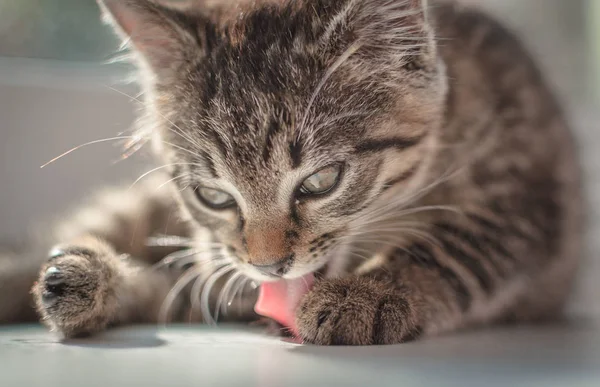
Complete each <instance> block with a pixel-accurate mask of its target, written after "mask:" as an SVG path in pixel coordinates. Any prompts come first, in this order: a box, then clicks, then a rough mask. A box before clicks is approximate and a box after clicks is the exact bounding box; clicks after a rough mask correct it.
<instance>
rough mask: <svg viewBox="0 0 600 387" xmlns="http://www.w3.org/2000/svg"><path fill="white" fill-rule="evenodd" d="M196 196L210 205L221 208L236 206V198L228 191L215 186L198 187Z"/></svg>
mask: <svg viewBox="0 0 600 387" xmlns="http://www.w3.org/2000/svg"><path fill="white" fill-rule="evenodd" d="M194 191H195V192H196V196H197V197H198V198H199V199H200V201H201V202H202V203H204V204H205V205H207V206H208V207H211V208H215V209H221V208H229V207H233V206H235V199H234V198H233V196H231V195H230V194H228V193H227V192H223V191H221V190H218V189H214V188H206V187H198V188H196V189H195V190H194Z"/></svg>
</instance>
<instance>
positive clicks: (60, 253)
mask: <svg viewBox="0 0 600 387" xmlns="http://www.w3.org/2000/svg"><path fill="white" fill-rule="evenodd" d="M117 260H118V258H116V257H115V255H114V252H113V251H112V250H111V249H110V248H108V247H107V246H106V245H105V244H103V243H102V242H99V241H96V240H88V241H86V243H85V247H84V245H82V246H59V247H57V248H55V249H53V250H52V252H51V253H50V258H49V260H48V262H47V263H46V264H45V265H44V266H43V267H42V270H41V273H40V277H39V280H38V281H37V282H36V284H35V285H34V287H33V289H32V291H33V295H34V298H35V302H36V306H37V309H38V312H39V313H40V315H41V316H42V321H43V322H44V323H46V324H47V325H48V326H49V327H50V328H51V329H52V330H54V331H58V332H60V333H61V334H62V335H64V336H65V337H74V336H81V335H85V334H90V333H94V332H98V331H100V330H103V329H104V328H106V326H107V325H108V324H109V323H110V322H111V320H112V319H113V318H114V315H115V313H116V310H117V304H118V300H117V296H116V293H115V289H116V287H117V286H118V282H117V281H118V270H117V266H116V265H115V262H117Z"/></svg>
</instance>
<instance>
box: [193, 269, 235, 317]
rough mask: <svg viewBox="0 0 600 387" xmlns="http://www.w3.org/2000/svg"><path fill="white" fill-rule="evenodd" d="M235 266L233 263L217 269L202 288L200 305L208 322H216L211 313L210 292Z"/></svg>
mask: <svg viewBox="0 0 600 387" xmlns="http://www.w3.org/2000/svg"><path fill="white" fill-rule="evenodd" d="M234 269H235V268H234V267H233V266H231V265H224V266H222V267H221V268H219V269H218V270H216V271H215V272H214V273H213V274H211V275H210V277H209V278H208V280H207V281H206V285H204V287H203V288H202V294H201V299H202V303H201V305H200V310H201V312H202V317H203V318H204V320H205V321H206V322H207V323H208V324H212V325H214V324H216V323H217V322H216V320H215V319H214V318H213V317H212V315H211V314H210V300H209V298H210V292H211V290H212V288H213V286H214V284H215V283H216V282H217V281H218V280H219V279H220V278H221V277H222V276H224V275H225V274H227V273H229V272H230V271H232V270H234Z"/></svg>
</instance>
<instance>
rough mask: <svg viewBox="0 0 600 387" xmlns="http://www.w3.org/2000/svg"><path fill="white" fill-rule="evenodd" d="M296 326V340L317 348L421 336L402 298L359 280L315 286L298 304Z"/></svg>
mask: <svg viewBox="0 0 600 387" xmlns="http://www.w3.org/2000/svg"><path fill="white" fill-rule="evenodd" d="M296 322H297V325H298V333H299V335H300V338H301V339H302V340H303V341H304V342H305V343H311V344H319V345H374V344H395V343H402V342H405V341H410V340H412V339H415V338H416V337H418V336H419V335H420V333H421V328H420V327H419V324H418V322H417V318H416V314H415V312H414V310H413V307H412V306H411V303H410V302H409V300H408V299H407V298H406V297H405V296H403V295H402V294H401V293H400V292H398V291H397V290H395V289H394V288H392V287H390V286H389V285H386V284H383V283H381V282H376V281H374V280H371V279H368V278H362V277H353V278H340V279H332V280H322V281H320V282H319V283H317V284H316V285H315V287H314V288H313V290H311V291H310V292H309V293H308V294H307V295H306V297H304V299H303V300H302V303H301V304H300V307H299V308H298V311H297V315H296Z"/></svg>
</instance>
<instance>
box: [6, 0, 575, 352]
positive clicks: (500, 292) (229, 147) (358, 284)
mask: <svg viewBox="0 0 600 387" xmlns="http://www.w3.org/2000/svg"><path fill="white" fill-rule="evenodd" d="M201 3H202V2H199V3H194V4H195V5H193V6H191V7H188V8H182V9H179V10H173V9H167V8H165V7H163V6H160V5H158V4H157V3H154V2H150V1H148V0H103V1H102V3H101V4H102V6H103V8H104V10H105V12H106V15H107V17H108V19H110V20H111V21H112V23H113V24H114V25H115V26H116V27H117V30H118V31H119V32H120V33H121V34H122V35H123V36H124V37H125V38H126V39H127V40H128V41H129V42H130V43H131V45H132V47H133V49H134V53H135V54H136V58H137V59H136V60H137V63H138V64H139V67H140V70H141V75H142V76H141V80H142V86H143V88H144V91H145V98H146V110H145V113H144V117H143V120H142V122H143V123H144V126H143V127H144V130H143V131H142V132H141V134H142V135H147V137H148V140H151V141H152V142H153V144H154V149H155V150H156V153H157V156H158V158H159V159H160V160H162V161H164V162H165V169H167V170H168V171H169V173H170V174H171V178H172V179H171V181H170V183H169V184H168V186H169V187H170V190H169V191H168V192H169V193H168V194H163V195H157V194H156V193H155V191H154V190H155V188H156V184H150V185H149V186H148V187H149V188H147V189H148V190H146V189H142V188H139V189H137V190H135V191H134V193H132V192H131V191H130V192H128V193H120V194H118V195H125V196H119V197H114V198H112V199H110V200H107V201H105V203H104V204H103V206H102V207H97V208H99V209H98V210H96V209H91V210H89V209H88V210H87V213H84V215H81V216H80V217H79V220H78V221H76V222H74V223H73V224H72V225H71V226H70V227H69V229H70V231H68V232H67V236H65V234H63V235H62V236H61V238H66V239H62V241H63V242H64V243H62V244H61V245H60V246H59V247H60V248H59V250H58V253H57V254H55V255H54V256H53V258H51V260H50V262H49V263H46V264H44V266H43V268H42V272H41V278H40V280H39V282H38V283H37V285H36V286H35V287H34V295H35V299H36V302H37V308H38V311H39V312H40V313H41V314H42V317H43V319H44V320H45V321H46V322H47V323H48V324H49V325H50V326H51V327H52V328H54V329H55V330H58V331H59V332H61V333H63V334H64V335H66V336H73V335H77V334H82V333H91V332H95V331H98V330H102V329H104V328H106V327H107V326H108V325H110V324H114V323H121V324H123V323H130V322H133V321H156V320H157V319H159V318H161V316H162V317H165V316H174V318H176V319H196V317H195V313H197V312H198V310H199V311H200V312H201V313H200V314H202V315H203V316H204V318H205V319H206V318H207V315H208V316H209V319H211V318H212V317H210V316H213V315H214V314H216V313H219V312H220V311H221V309H223V310H224V309H227V308H224V307H223V306H224V305H226V304H228V300H234V299H235V297H234V296H235V295H236V294H238V293H240V292H241V290H242V289H245V288H246V284H247V282H249V281H254V282H260V281H263V280H268V279H269V277H268V276H267V275H266V274H264V273H263V272H262V271H261V270H259V269H258V268H257V265H259V264H260V265H262V266H264V265H268V264H275V263H278V262H279V261H281V260H282V259H283V258H285V259H286V260H287V261H286V264H285V266H284V267H283V268H282V269H281V270H280V271H278V273H280V274H282V275H283V277H286V278H292V277H297V276H301V275H304V274H307V273H309V272H312V271H318V272H319V273H320V274H322V275H323V278H322V279H321V280H320V281H317V283H316V285H315V287H314V288H313V290H312V291H311V292H310V293H309V294H307V295H306V297H305V298H304V299H303V302H302V304H301V305H300V307H299V309H298V311H297V323H298V326H299V333H300V335H301V337H302V338H303V339H304V340H305V341H307V342H312V343H317V344H333V345H335V344H351V345H365V344H389V343H400V342H404V341H409V340H413V339H416V338H418V337H419V336H422V335H432V334H437V333H440V332H446V331H452V330H456V329H459V328H465V327H470V326H474V325H476V324H491V323H497V322H503V321H534V320H540V319H546V318H553V317H556V316H558V315H559V314H560V311H561V309H562V307H563V305H564V303H565V301H566V300H567V298H568V295H569V290H570V287H571V284H572V281H573V278H574V274H575V271H576V268H577V262H578V256H579V250H580V233H581V225H582V220H581V198H580V189H579V184H580V183H579V169H578V164H577V161H576V156H575V146H574V144H573V141H572V139H571V135H570V132H569V130H568V127H567V124H566V123H565V121H564V118H563V116H562V114H561V111H560V107H559V106H558V104H557V103H556V101H555V99H554V97H553V96H552V94H551V93H550V91H549V90H548V88H547V87H546V85H545V83H544V80H543V78H542V76H541V75H540V74H539V72H538V70H537V68H536V67H535V65H534V64H533V63H532V62H531V60H530V59H529V57H528V55H527V53H526V52H525V51H524V49H523V48H522V47H521V45H520V44H519V42H518V41H517V39H516V38H515V37H513V36H512V35H511V34H510V32H508V31H506V30H505V29H504V28H503V27H502V26H500V25H498V24H497V23H496V22H495V21H493V20H491V19H490V18H488V17H487V16H485V15H483V14H481V13H479V12H477V11H474V10H472V9H468V8H462V7H461V6H458V5H453V4H447V3H444V4H437V3H436V4H432V5H430V7H428V6H427V4H425V2H423V1H420V0H344V1H334V0H289V1H282V2H275V1H264V2H257V3H252V4H250V3H248V4H245V3H244V4H239V5H238V6H237V7H235V6H233V7H228V8H227V9H225V8H222V7H221V5H223V3H221V5H220V4H219V3H218V2H217V3H216V4H213V3H214V2H211V4H212V5H211V6H208V5H207V4H201ZM223 7H225V6H224V5H223ZM333 164H335V165H343V168H342V177H341V179H340V181H339V183H338V184H337V185H336V187H335V189H333V190H332V191H331V192H328V193H327V194H326V195H321V196H318V197H309V198H305V197H301V196H298V194H297V192H298V187H299V184H301V183H302V181H303V180H304V179H306V178H307V177H309V176H310V175H312V174H313V173H315V172H317V171H318V170H320V169H321V168H324V167H326V166H329V165H333ZM198 187H209V188H215V189H219V190H222V191H225V192H227V193H228V194H230V195H231V196H232V197H233V198H234V199H235V201H236V206H235V207H232V208H229V209H223V210H214V209H211V208H209V207H207V206H206V205H203V204H202V203H201V202H200V201H199V200H198V198H197V196H196V195H197V189H198ZM153 192H154V193H153ZM131 195H134V197H133V196H132V197H130V198H127V197H128V196H131ZM126 203H128V204H126ZM117 204H119V206H118V208H117ZM175 205H177V213H178V214H179V215H180V217H176V216H173V217H171V216H169V215H165V211H166V210H167V209H169V211H170V210H171V209H172V208H174V206H175ZM100 212H101V213H100ZM178 219H180V220H178ZM171 222H173V225H169V223H171ZM134 224H135V226H134ZM164 227H174V228H175V229H174V230H172V232H173V233H176V234H179V235H184V236H186V237H188V238H191V239H190V246H192V249H198V252H197V254H196V256H193V257H192V259H191V260H190V258H189V256H186V255H185V254H184V253H183V254H182V253H181V252H178V253H176V254H180V255H179V256H177V255H176V257H179V258H182V259H183V260H182V261H181V262H186V263H189V262H192V263H197V264H198V265H201V266H202V265H205V266H206V269H202V270H199V269H197V268H196V267H192V268H190V269H187V270H185V271H184V272H183V274H182V276H181V277H179V278H178V279H177V275H178V274H181V273H179V272H177V270H174V271H172V270H171V271H169V270H166V271H163V270H159V271H154V270H148V269H145V268H144V267H145V266H147V265H149V264H153V263H156V262H163V263H164V261H159V258H157V257H160V256H164V255H165V254H169V253H170V252H168V251H164V250H162V251H159V252H158V253H157V252H156V251H154V250H153V249H152V248H149V247H147V246H145V245H144V243H143V241H144V240H146V237H148V236H151V235H153V234H156V233H161V232H162V231H161V230H163V228H164ZM126 240H130V241H132V243H129V244H128V243H125V241H126ZM73 247H76V249H73ZM213 247H214V249H213ZM124 253H125V254H129V255H131V256H132V257H134V258H138V259H137V260H135V259H134V260H130V261H127V260H122V259H120V258H119V256H120V254H124ZM171 257H173V255H171ZM183 266H184V265H182V267H181V269H182V270H184V269H185V267H183ZM57 269H58V272H57V271H56V270H57ZM57 273H59V274H57ZM203 286H204V288H208V289H209V290H208V291H205V290H202V289H203ZM213 288H216V289H219V291H217V292H212V293H211V292H210V289H213ZM169 289H171V290H170V291H169ZM184 289H187V290H189V291H187V290H184ZM82 294H83V296H82ZM180 294H183V296H180ZM188 294H189V295H190V296H189V297H188V296H187V295H188ZM245 294H247V297H244V298H243V299H242V300H241V301H239V302H241V304H243V305H242V306H243V308H240V309H239V310H240V315H241V316H237V317H240V318H241V317H242V316H245V317H249V318H251V317H253V314H252V313H251V311H250V310H251V306H252V302H253V300H254V298H253V297H255V294H253V292H250V291H247V292H246V293H245ZM165 297H166V299H167V302H166V304H165V303H163V301H164V299H165ZM0 305H1V304H0ZM161 305H163V306H164V305H167V306H168V307H169V308H170V310H165V309H164V308H163V309H161ZM246 310H247V313H246V312H245V311H246ZM0 316H1V314H0ZM4 319H5V320H7V319H8V318H4ZM198 319H200V317H198Z"/></svg>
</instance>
